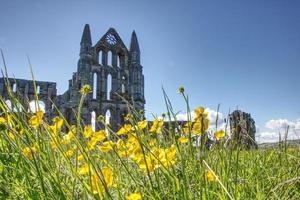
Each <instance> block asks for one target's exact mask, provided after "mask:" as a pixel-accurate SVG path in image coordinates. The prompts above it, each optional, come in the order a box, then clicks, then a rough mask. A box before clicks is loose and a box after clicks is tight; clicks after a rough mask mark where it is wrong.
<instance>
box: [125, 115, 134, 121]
mask: <svg viewBox="0 0 300 200" xmlns="http://www.w3.org/2000/svg"><path fill="white" fill-rule="evenodd" d="M131 119H133V116H132V114H130V113H128V114H127V115H126V116H125V117H124V120H126V121H129V120H131Z"/></svg>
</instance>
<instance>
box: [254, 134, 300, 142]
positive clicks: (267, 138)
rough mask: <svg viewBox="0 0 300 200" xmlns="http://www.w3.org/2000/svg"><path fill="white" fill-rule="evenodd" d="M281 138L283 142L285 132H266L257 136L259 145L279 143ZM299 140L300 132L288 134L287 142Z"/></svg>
mask: <svg viewBox="0 0 300 200" xmlns="http://www.w3.org/2000/svg"><path fill="white" fill-rule="evenodd" d="M279 137H280V139H281V140H284V138H285V132H272V131H265V132H259V133H257V134H256V136H255V138H256V141H257V143H269V142H278V141H279ZM297 139H300V132H299V131H298V132H297V131H290V132H288V135H287V140H297Z"/></svg>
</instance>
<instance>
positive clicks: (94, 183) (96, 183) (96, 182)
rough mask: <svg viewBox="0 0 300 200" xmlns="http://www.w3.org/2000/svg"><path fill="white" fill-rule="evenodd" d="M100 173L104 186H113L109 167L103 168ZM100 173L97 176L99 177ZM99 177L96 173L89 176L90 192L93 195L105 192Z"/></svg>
mask: <svg viewBox="0 0 300 200" xmlns="http://www.w3.org/2000/svg"><path fill="white" fill-rule="evenodd" d="M101 173H102V175H103V179H104V180H103V181H104V182H105V184H106V186H107V187H108V188H110V187H111V186H112V185H113V180H114V177H113V172H112V171H111V169H110V168H109V167H103V168H102V169H101ZM101 173H98V174H99V176H101ZM99 176H98V175H97V174H96V173H94V174H93V175H92V176H91V190H92V192H93V193H94V194H97V193H98V192H99V191H100V192H101V193H103V192H104V191H105V189H104V186H103V184H102V182H101V180H100V178H99Z"/></svg>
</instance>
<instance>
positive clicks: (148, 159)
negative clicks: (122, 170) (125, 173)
mask: <svg viewBox="0 0 300 200" xmlns="http://www.w3.org/2000/svg"><path fill="white" fill-rule="evenodd" d="M156 163H157V162H156V160H155V159H153V156H149V155H147V156H145V157H144V156H142V157H141V159H140V160H139V161H138V163H137V164H138V165H139V167H140V169H142V170H143V171H144V172H145V173H148V171H149V172H153V171H154V170H155V165H156Z"/></svg>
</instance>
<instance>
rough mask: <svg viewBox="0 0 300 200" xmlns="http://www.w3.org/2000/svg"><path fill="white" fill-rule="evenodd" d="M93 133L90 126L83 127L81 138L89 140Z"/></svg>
mask: <svg viewBox="0 0 300 200" xmlns="http://www.w3.org/2000/svg"><path fill="white" fill-rule="evenodd" d="M93 133H94V131H93V128H92V126H91V125H87V126H85V127H84V131H83V136H84V137H85V138H89V137H90V136H91V135H92V134H93Z"/></svg>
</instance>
